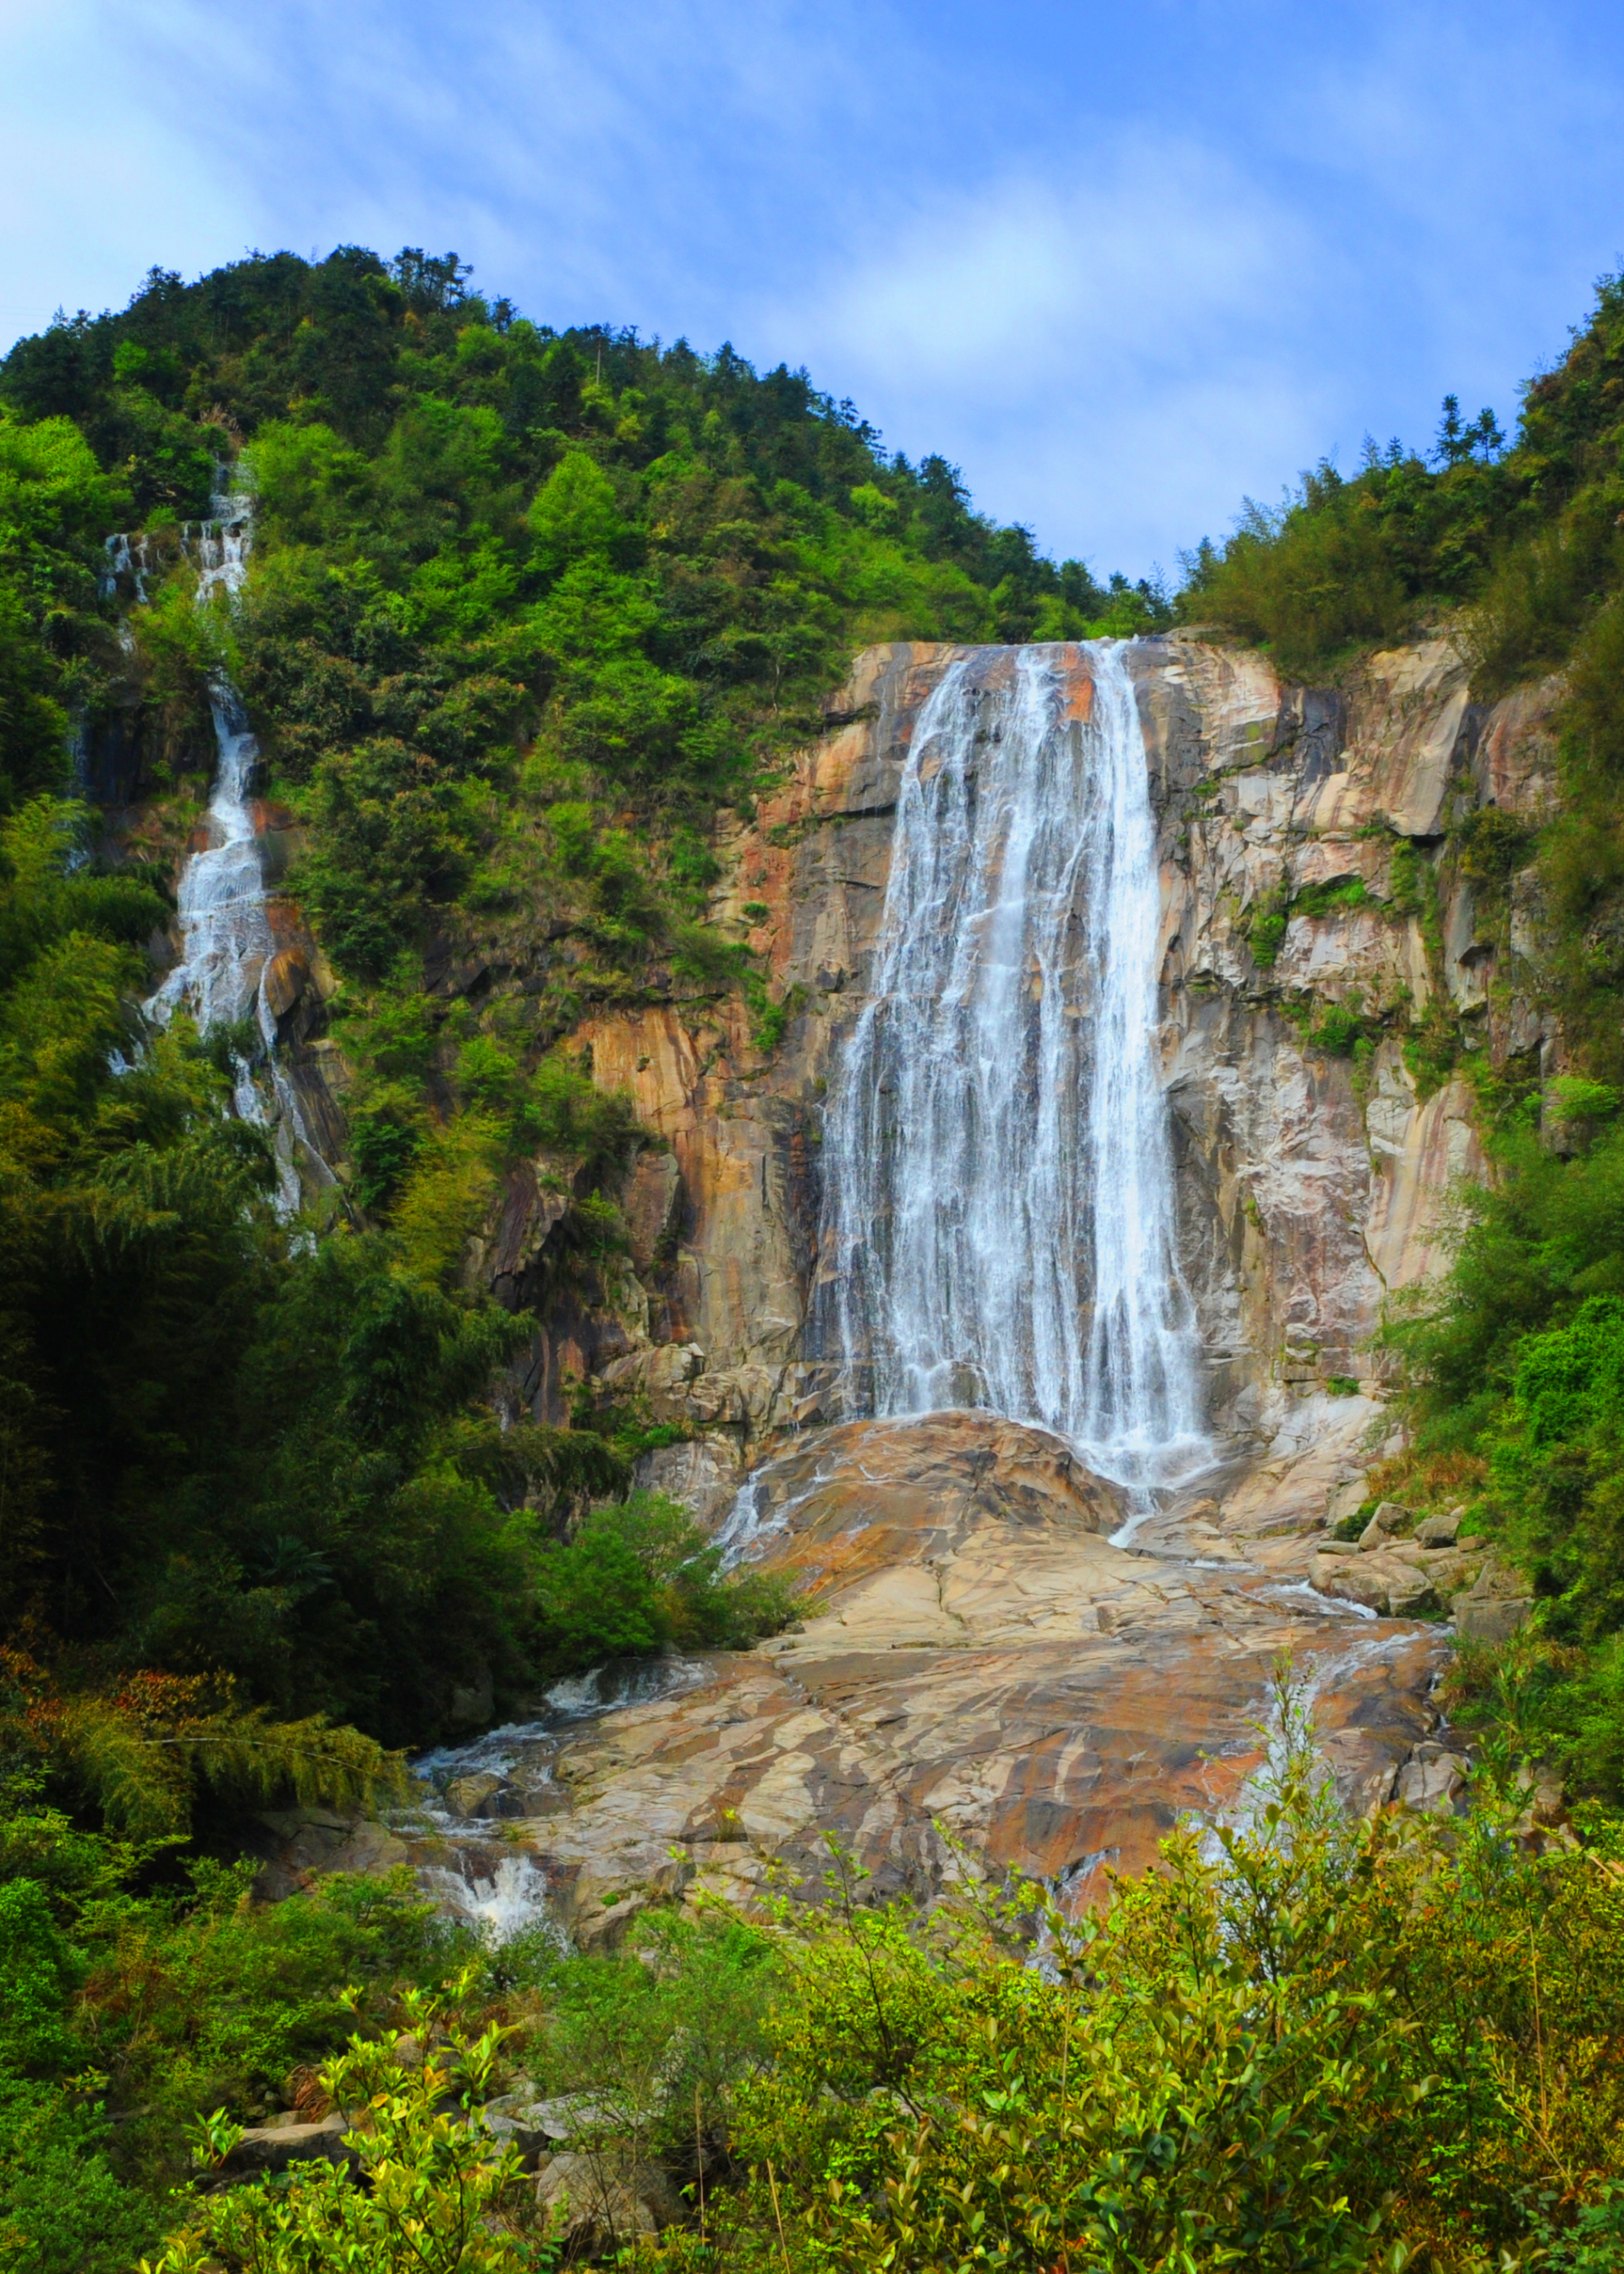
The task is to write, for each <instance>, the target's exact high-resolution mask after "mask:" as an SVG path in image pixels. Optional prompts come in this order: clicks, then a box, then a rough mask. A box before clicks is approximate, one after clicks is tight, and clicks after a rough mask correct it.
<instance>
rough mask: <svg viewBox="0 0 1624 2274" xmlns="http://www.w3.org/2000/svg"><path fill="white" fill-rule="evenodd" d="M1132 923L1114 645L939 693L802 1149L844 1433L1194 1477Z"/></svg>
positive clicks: (983, 665)
mask: <svg viewBox="0 0 1624 2274" xmlns="http://www.w3.org/2000/svg"><path fill="white" fill-rule="evenodd" d="M1079 657H1080V658H1081V659H1086V666H1087V674H1088V679H1089V680H1091V681H1092V693H1091V695H1090V692H1089V690H1088V688H1087V685H1086V682H1085V681H1082V680H1081V679H1080V677H1079V672H1078V669H1077V665H1078V662H1079ZM1158 920H1159V899H1158V889H1157V876H1156V862H1155V843H1154V826H1153V823H1152V817H1151V811H1150V799H1149V784H1148V779H1147V762H1146V756H1145V746H1144V740H1143V737H1142V734H1141V733H1140V729H1139V714H1138V708H1137V705H1136V703H1135V700H1134V694H1133V689H1132V682H1131V681H1130V679H1129V676H1128V672H1127V666H1126V662H1125V644H1124V643H1123V642H1120V641H1112V640H1096V641H1091V642H1089V643H1088V644H1087V645H1086V648H1084V649H1082V650H1081V651H1079V650H1078V649H1075V648H1071V649H1057V648H1054V647H1041V646H1040V647H1026V648H1016V649H1005V650H997V651H991V652H990V653H989V652H988V651H982V652H981V654H979V655H971V656H966V657H965V658H962V659H960V660H959V661H957V662H955V663H954V664H952V665H951V666H950V667H949V669H948V671H947V672H946V674H945V675H944V678H943V679H942V681H941V682H940V683H939V685H938V686H937V687H936V689H935V691H934V693H933V694H932V695H931V697H930V698H929V701H928V702H927V704H925V706H924V709H923V711H922V712H921V716H920V719H919V721H918V724H917V726H916V727H915V728H914V735H913V740H912V743H911V745H910V748H909V751H908V758H907V764H906V768H905V771H904V775H903V780H902V787H901V792H900V796H899V801H898V809H897V819H896V825H895V831H894V835H893V839H892V848H891V874H890V879H889V882H888V884H887V887H886V895H885V908H884V915H883V922H882V927H881V933H880V939H879V944H878V950H877V961H876V978H875V984H874V992H873V997H872V999H871V1001H870V1003H869V1005H868V1007H867V1008H866V1009H865V1010H864V1012H863V1013H862V1015H861V1018H860V1020H859V1021H858V1024H857V1027H856V1029H855V1031H854V1032H853V1035H852V1038H851V1041H850V1043H849V1044H848V1045H847V1048H846V1053H845V1058H844V1062H843V1065H842V1066H841V1068H840V1070H839V1073H838V1080H837V1081H836V1083H835V1085H834V1096H833V1098H832V1101H831V1110H830V1113H829V1117H828V1122H827V1127H826V1132H825V1138H824V1144H823V1193H824V1208H823V1230H822V1238H821V1243H820V1246H821V1255H822V1289H821V1295H820V1304H821V1312H822V1319H823V1326H824V1338H825V1342H826V1343H827V1342H828V1341H829V1340H832V1341H833V1343H834V1344H835V1345H836V1347H837V1349H838V1354H839V1356H840V1359H841V1360H842V1364H843V1369H844V1373H845V1377H846V1396H847V1400H848V1404H853V1405H858V1406H861V1405H865V1404H866V1405H868V1406H870V1407H871V1409H872V1410H873V1411H874V1412H876V1413H881V1414H898V1413H910V1412H929V1411H931V1410H933V1409H935V1408H936V1407H940V1406H945V1405H978V1406H986V1407H990V1408H991V1409H992V1410H993V1411H995V1412H1000V1413H1004V1414H1008V1415H1010V1416H1011V1417H1012V1418H1014V1419H1024V1420H1035V1421H1040V1422H1041V1423H1043V1424H1045V1425H1046V1426H1047V1427H1050V1428H1052V1429H1055V1430H1056V1431H1058V1432H1060V1433H1061V1434H1064V1436H1066V1437H1067V1438H1069V1439H1070V1440H1071V1442H1073V1443H1075V1444H1076V1445H1077V1447H1078V1449H1079V1452H1080V1453H1081V1454H1082V1456H1083V1457H1085V1458H1086V1460H1087V1461H1088V1462H1089V1464H1090V1465H1091V1466H1092V1467H1094V1469H1096V1470H1097V1471H1099V1472H1101V1474H1102V1475H1105V1476H1107V1477H1109V1478H1112V1479H1114V1480H1116V1481H1118V1482H1120V1483H1123V1484H1125V1485H1128V1486H1131V1487H1150V1486H1154V1485H1155V1484H1157V1483H1166V1482H1169V1481H1172V1480H1174V1479H1176V1478H1177V1477H1178V1476H1179V1475H1181V1474H1184V1473H1186V1472H1189V1471H1191V1470H1193V1469H1194V1468H1196V1467H1198V1466H1199V1465H1202V1464H1203V1462H1204V1460H1205V1458H1206V1457H1207V1443H1206V1440H1205V1438H1204V1436H1203V1434H1202V1411H1201V1397H1200V1390H1199V1350H1198V1345H1197V1343H1196V1338H1195V1334H1194V1329H1193V1320H1192V1309H1191V1305H1190V1300H1189V1297H1188V1294H1187V1292H1186V1291H1185V1288H1184V1283H1183V1280H1182V1278H1181V1276H1180V1273H1179V1269H1178V1262H1177V1248H1176V1240H1175V1221H1174V1201H1173V1172H1172V1159H1171V1149H1170V1144H1169V1128H1168V1111H1167V1105H1166V1101H1165V1099H1164V1097H1163V1096H1162V1088H1161V1083H1160V1081H1159V1079H1158V1073H1157V1065H1156V1058H1155V1049H1154V1029H1155V1024H1156V945H1157V932H1158ZM865 1390H866V1392H867V1394H866V1395H865V1394H864V1393H865Z"/></svg>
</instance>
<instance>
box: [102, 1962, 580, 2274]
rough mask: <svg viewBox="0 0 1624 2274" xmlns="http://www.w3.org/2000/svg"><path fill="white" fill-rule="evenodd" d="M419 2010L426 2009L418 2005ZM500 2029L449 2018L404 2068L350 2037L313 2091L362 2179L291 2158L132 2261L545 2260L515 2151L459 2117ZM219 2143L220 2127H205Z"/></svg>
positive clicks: (261, 2268) (442, 2271)
mask: <svg viewBox="0 0 1624 2274" xmlns="http://www.w3.org/2000/svg"><path fill="white" fill-rule="evenodd" d="M425 2010H431V2011H432V2007H430V2008H426V2009H425ZM500 2036H501V2032H500V2030H499V2029H494V2028H492V2029H486V2030H485V2031H484V2032H483V2033H482V2034H481V2035H480V2036H479V2037H477V2038H473V2037H468V2036H466V2035H465V2034H463V2033H462V2031H461V2030H460V2029H455V2028H454V2029H453V2030H452V2031H451V2033H450V2035H449V2037H448V2041H447V2046H446V2049H445V2051H444V2052H440V2053H436V2054H433V2055H431V2056H430V2058H429V2059H426V2060H425V2062H424V2063H423V2064H422V2066H421V2067H407V2066H406V2065H405V2064H404V2063H402V2061H401V2060H399V2059H396V2058H395V2056H394V2055H393V2054H392V2053H390V2052H387V2050H386V2049H385V2048H384V2047H382V2046H380V2045H377V2044H368V2043H366V2042H365V2040H364V2039H362V2038H360V2037H355V2038H352V2039H351V2040H350V2046H349V2049H348V2051H347V2052H344V2053H342V2054H341V2055H340V2056H339V2057H338V2058H337V2059H334V2060H333V2061H331V2062H329V2063H328V2064H327V2067H326V2068H325V2069H324V2070H323V2071H322V2073H321V2083H322V2088H323V2090H325V2091H326V2092H327V2094H328V2095H329V2097H331V2098H332V2099H333V2100H334V2101H335V2104H336V2105H338V2106H339V2107H340V2108H342V2110H343V2111H344V2112H345V2113H346V2114H347V2115H349V2116H350V2118H351V2120H352V2122H353V2124H354V2127H355V2128H354V2129H353V2130H352V2131H350V2133H348V2134H347V2135H345V2136H346V2140H347V2142H348V2143H349V2144H350V2147H351V2148H352V2149H353V2150H354V2153H355V2155H356V2157H357V2162H358V2164H359V2166H360V2170H361V2172H362V2174H363V2179H364V2184H363V2185H362V2186H359V2187H357V2186H356V2185H355V2184H354V2183H353V2182H352V2181H351V2179H350V2173H349V2172H348V2171H347V2170H345V2169H344V2168H343V2167H342V2166H341V2165H330V2164H320V2165H300V2166H298V2167H297V2168H296V2169H295V2170H294V2172H292V2173H291V2175H290V2177H289V2180H287V2181H286V2182H285V2183H283V2184H282V2185H280V2186H279V2185H277V2184H276V2183H275V2182H274V2181H270V2180H261V2181H260V2182H259V2183H258V2184H257V2185H253V2186H250V2187H233V2188H229V2189H228V2190H227V2191H226V2192H225V2193H224V2194H222V2195H217V2196H215V2197H214V2199H213V2200H212V2201H210V2202H207V2203H206V2204H205V2205H203V2206H202V2207H201V2208H200V2210H199V2216H198V2218H196V2220H195V2222H194V2223H193V2225H192V2226H191V2227H190V2228H189V2229H188V2230H187V2231H186V2232H185V2233H183V2234H182V2235H180V2236H178V2237H177V2238H176V2239H175V2240H172V2241H171V2242H170V2244H169V2248H168V2249H167V2250H166V2251H165V2252H164V2254H163V2255H162V2257H161V2258H160V2259H159V2260H158V2261H157V2263H156V2264H155V2266H153V2267H152V2268H151V2269H150V2270H147V2265H146V2262H145V2261H143V2274H214V2270H217V2269H218V2268H220V2267H221V2265H222V2263H223V2264H225V2265H229V2266H233V2267H246V2268H251V2269H252V2274H309V2270H312V2269H327V2268H329V2267H330V2268H332V2269H334V2270H335V2274H336V2270H337V2269H339V2268H341V2267H351V2266H353V2267H362V2266H364V2267H365V2268H367V2269H368V2270H369V2274H374V2270H375V2274H527V2270H531V2269H537V2270H538V2269H541V2268H544V2267H548V2266H552V2265H554V2264H556V2263H557V2254H556V2252H555V2251H554V2250H553V2248H551V2247H550V2246H549V2245H548V2243H547V2240H546V2230H547V2226H548V2224H549V2220H548V2215H547V2213H546V2212H545V2210H538V2208H537V2205H536V2201H535V2192H534V2187H533V2186H532V2185H530V2184H528V2183H527V2182H526V2180H525V2179H524V2176H523V2170H522V2167H521V2165H520V2161H519V2157H518V2151H517V2150H515V2149H514V2148H512V2147H508V2148H507V2149H504V2150H500V2151H498V2150H495V2149H494V2147H493V2146H492V2142H491V2140H490V2138H489V2135H485V2134H484V2133H482V2132H481V2130H480V2129H479V2128H478V2127H477V2124H475V2123H473V2122H471V2121H470V2114H471V2112H472V2111H473V2110H474V2109H475V2108H477V2105H478V2104H479V2103H480V2102H481V2101H482V2100H483V2099H484V2098H485V2093H486V2090H488V2085H489V2080H490V2075H491V2071H492V2066H493V2064H494V2062H495V2059H496V2056H497V2047H498V2043H499V2041H500ZM209 2136H210V2141H211V2145H212V2146H213V2147H214V2150H216V2152H217V2153H218V2152H222V2151H223V2152H225V2153H229V2148H230V2145H231V2143H232V2141H233V2137H234V2135H233V2131H232V2128H231V2127H229V2126H212V2127H209Z"/></svg>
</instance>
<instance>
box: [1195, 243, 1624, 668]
mask: <svg viewBox="0 0 1624 2274" xmlns="http://www.w3.org/2000/svg"><path fill="white" fill-rule="evenodd" d="M1621 316H1624V282H1620V279H1619V278H1618V277H1604V278H1603V279H1602V280H1601V282H1600V284H1599V285H1598V290H1597V300H1596V306H1595V309H1594V311H1593V312H1592V314H1591V316H1590V320H1589V322H1588V323H1587V324H1586V325H1584V326H1583V327H1582V328H1580V329H1578V330H1577V331H1575V335H1574V339H1573V343H1572V345H1571V347H1570V348H1569V350H1568V354H1567V356H1566V358H1564V359H1563V361H1562V362H1561V363H1560V365H1558V366H1557V367H1556V368H1555V369H1554V370H1553V371H1551V372H1549V373H1546V374H1545V376H1544V377H1542V378H1540V379H1538V380H1535V381H1534V382H1533V383H1532V385H1531V386H1530V388H1528V390H1527V393H1526V396H1525V399H1524V403H1523V409H1522V418H1521V419H1520V421H1519V424H1518V433H1517V438H1516V441H1515V446H1514V447H1513V448H1511V449H1510V450H1509V451H1507V450H1506V449H1505V447H1504V445H1505V438H1504V436H1503V435H1501V434H1500V431H1499V429H1498V427H1497V426H1496V425H1495V422H1494V420H1493V418H1492V414H1491V413H1489V412H1488V411H1485V412H1483V413H1482V414H1481V415H1480V416H1479V417H1478V418H1477V419H1476V420H1474V421H1471V422H1470V424H1469V423H1467V422H1465V421H1463V420H1462V418H1461V415H1460V406H1459V403H1457V401H1456V399H1455V397H1454V396H1453V395H1451V396H1448V397H1447V399H1446V401H1445V403H1444V412H1443V418H1442V421H1441V424H1440V429H1439V434H1438V439H1437V442H1436V444H1435V445H1434V448H1433V449H1432V452H1431V453H1430V455H1429V456H1428V457H1427V458H1423V457H1421V456H1417V455H1416V454H1414V453H1407V452H1405V451H1404V450H1403V449H1402V448H1401V447H1400V446H1399V444H1398V443H1396V442H1394V443H1392V444H1390V445H1389V446H1388V447H1387V449H1386V450H1385V451H1382V450H1379V449H1378V448H1377V447H1376V446H1375V444H1374V443H1372V442H1368V441H1367V443H1366V445H1365V456H1364V460H1363V463H1362V464H1361V466H1360V468H1359V470H1358V471H1357V473H1356V474H1354V475H1353V476H1352V477H1351V478H1347V479H1344V478H1342V476H1341V475H1339V474H1338V472H1337V471H1336V469H1335V467H1334V466H1333V465H1332V464H1331V463H1330V462H1329V461H1328V460H1327V461H1324V462H1322V463H1320V464H1319V466H1318V467H1316V468H1315V469H1314V470H1313V471H1312V473H1307V474H1304V476H1303V478H1302V480H1301V483H1300V484H1299V486H1298V487H1297V490H1296V492H1295V493H1292V494H1290V495H1289V497H1288V498H1287V499H1286V501H1284V503H1283V504H1282V506H1281V507H1279V508H1276V509H1274V510H1270V509H1269V508H1265V507H1261V506H1258V505H1256V504H1253V503H1252V502H1251V501H1248V502H1247V506H1246V509H1245V512H1244V515H1243V516H1242V518H1241V520H1240V522H1239V523H1238V525H1237V529H1236V531H1235V534H1234V535H1233V536H1232V537H1231V538H1229V540H1228V542H1227V543H1226V544H1225V545H1224V546H1223V547H1222V550H1219V549H1217V548H1215V547H1214V546H1211V545H1208V544H1203V545H1202V546H1199V548H1198V549H1197V550H1196V551H1195V552H1194V553H1190V554H1187V555H1185V556H1184V571H1185V585H1184V591H1183V592H1182V593H1181V594H1180V596H1179V607H1180V612H1181V614H1183V616H1184V618H1185V619H1186V620H1187V621H1198V620H1199V621H1203V622H1207V623H1217V624H1220V625H1222V626H1223V627H1225V628H1226V629H1229V630H1230V631H1232V632H1234V633H1236V634H1237V635H1238V636H1240V637H1242V638H1244V639H1251V640H1255V641H1257V642H1259V644H1263V645H1266V646H1267V647H1268V648H1269V650H1270V651H1271V652H1272V653H1273V654H1274V657H1275V659H1277V661H1278V662H1279V664H1280V666H1281V667H1282V670H1284V671H1285V672H1287V673H1288V674H1291V675H1295V676H1309V675H1312V674H1315V673H1323V672H1327V671H1335V670H1337V669H1339V668H1340V667H1341V666H1343V665H1344V664H1345V663H1346V662H1347V661H1348V660H1349V659H1350V657H1351V656H1352V655H1353V654H1354V653H1355V652H1357V650H1358V649H1359V648H1361V647H1366V646H1370V645H1372V644H1393V643H1394V642H1395V641H1397V640H1399V639H1402V638H1403V637H1405V636H1408V635H1409V634H1410V632H1411V631H1413V630H1414V629H1416V628H1417V625H1419V624H1420V623H1422V622H1424V621H1426V620H1427V619H1428V618H1429V617H1431V616H1435V615H1436V614H1438V613H1439V612H1440V610H1443V609H1455V610H1458V609H1459V608H1460V607H1461V606H1462V604H1470V609H1471V617H1470V646H1471V649H1472V651H1473V656H1474V661H1475V666H1476V672H1477V678H1478V681H1479V683H1480V685H1481V686H1482V687H1483V689H1485V690H1486V691H1488V692H1490V693H1499V692H1500V691H1502V690H1503V689H1504V688H1506V687H1507V686H1508V685H1510V684H1511V683H1512V682H1513V681H1515V679H1517V678H1519V677H1521V676H1522V675H1524V674H1528V673H1529V672H1530V671H1535V670H1540V669H1548V668H1550V667H1551V666H1555V665H1560V664H1562V663H1564V662H1566V661H1567V659H1568V657H1569V655H1570V654H1571V653H1572V651H1573V649H1574V646H1575V640H1576V639H1578V638H1580V637H1581V636H1582V635H1583V630H1584V627H1585V625H1586V624H1587V622H1588V621H1589V620H1590V618H1591V616H1592V614H1593V613H1594V611H1595V609H1596V606H1597V602H1598V599H1604V598H1605V595H1606V594H1607V592H1608V591H1611V590H1613V589H1614V588H1616V586H1617V584H1618V582H1619V576H1620V568H1621V567H1624V538H1620V535H1619V531H1618V518H1617V517H1618V507H1619V503H1620V493H1619V475H1618V456H1617V446H1618V440H1619V433H1620V425H1621V423H1624V418H1621V414H1620V403H1619V389H1618V375H1619V373H1620V369H1621V368H1624V323H1621Z"/></svg>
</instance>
